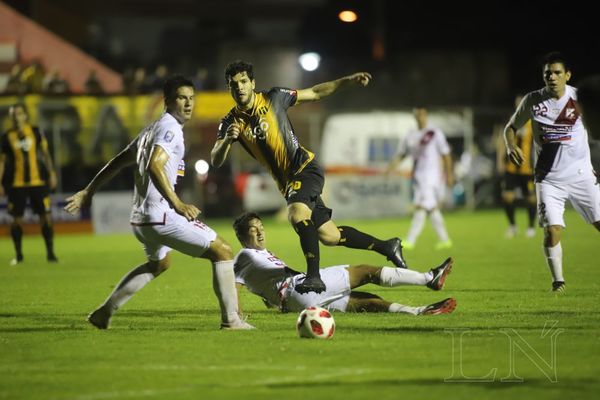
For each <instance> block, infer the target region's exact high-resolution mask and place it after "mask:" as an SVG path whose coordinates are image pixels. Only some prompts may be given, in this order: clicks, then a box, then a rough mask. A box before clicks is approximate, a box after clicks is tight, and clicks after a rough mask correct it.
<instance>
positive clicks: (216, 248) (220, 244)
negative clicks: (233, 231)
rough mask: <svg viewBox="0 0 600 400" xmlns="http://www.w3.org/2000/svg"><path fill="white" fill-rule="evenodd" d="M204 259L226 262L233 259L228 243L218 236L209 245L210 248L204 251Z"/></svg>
mask: <svg viewBox="0 0 600 400" xmlns="http://www.w3.org/2000/svg"><path fill="white" fill-rule="evenodd" d="M205 254H206V258H208V259H209V260H211V261H227V260H232V259H233V250H232V249H231V246H230V245H229V243H227V242H226V241H225V239H223V238H222V237H220V236H217V238H216V239H215V240H214V241H213V242H212V243H211V244H210V247H209V248H208V250H207V251H206V253H205Z"/></svg>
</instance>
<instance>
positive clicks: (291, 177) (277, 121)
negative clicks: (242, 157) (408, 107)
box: [211, 60, 406, 293]
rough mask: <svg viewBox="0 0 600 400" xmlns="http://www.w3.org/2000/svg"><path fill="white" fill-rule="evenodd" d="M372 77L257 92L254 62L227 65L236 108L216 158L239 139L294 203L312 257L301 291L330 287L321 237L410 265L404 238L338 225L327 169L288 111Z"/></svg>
mask: <svg viewBox="0 0 600 400" xmlns="http://www.w3.org/2000/svg"><path fill="white" fill-rule="evenodd" d="M370 80H371V75H370V74H369V73H367V72H357V73H355V74H352V75H348V76H345V77H342V78H339V79H336V80H334V81H329V82H325V83H321V84H318V85H315V86H313V87H311V88H308V89H301V90H292V89H285V88H278V87H276V88H271V89H270V90H268V91H264V92H257V91H255V88H256V82H255V80H254V71H253V67H252V64H250V63H248V62H245V61H241V60H237V61H233V62H231V63H229V64H228V65H227V67H226V68H225V81H226V82H227V86H228V88H229V91H230V93H231V96H232V97H233V99H234V100H235V103H236V106H235V107H234V108H233V109H232V110H231V111H230V112H229V114H227V115H226V116H225V118H223V120H222V122H221V125H220V126H219V132H218V134H217V142H216V143H215V145H214V147H213V149H212V153H211V161H212V164H213V165H214V166H216V167H220V166H221V165H222V164H223V162H224V161H225V159H226V158H227V155H228V154H229V150H230V149H231V145H232V143H233V142H239V143H240V144H241V145H242V147H244V149H245V150H246V151H247V152H248V153H249V154H250V155H251V156H252V157H254V158H255V159H256V160H257V161H258V162H259V163H260V164H262V165H263V166H264V167H265V168H266V169H267V170H269V172H270V173H271V175H272V176H273V178H274V179H275V181H276V182H277V185H278V186H279V190H280V191H281V193H282V195H283V196H284V197H285V199H286V201H287V204H288V219H289V221H290V223H291V224H292V226H293V227H294V229H295V231H296V232H297V233H298V236H299V237H300V245H301V247H302V251H303V253H304V256H305V258H306V263H307V273H306V276H307V278H306V280H304V282H303V283H301V284H300V285H296V290H297V291H298V292H299V293H307V292H317V293H320V292H322V291H324V290H325V289H326V287H325V284H324V283H323V281H322V280H321V276H320V273H319V265H320V256H319V241H320V242H321V243H323V244H325V245H327V246H338V245H340V246H346V247H350V248H357V249H368V250H373V251H376V252H378V253H379V254H382V255H384V256H386V257H387V258H388V260H390V261H392V262H393V263H394V264H395V265H396V266H397V267H400V268H406V264H405V263H404V260H403V258H402V252H401V249H402V246H401V241H400V239H399V238H393V239H390V240H387V241H383V240H379V239H377V238H374V237H373V236H371V235H368V234H365V233H363V232H360V231H358V230H356V229H354V228H352V227H349V226H340V227H337V226H336V225H335V223H333V221H331V212H332V211H331V209H329V208H327V207H326V206H325V204H324V203H323V200H322V199H321V192H322V191H323V184H324V180H325V178H324V173H323V169H322V168H321V166H319V164H318V163H317V161H316V159H315V155H314V153H312V152H311V151H310V150H308V149H306V148H305V147H303V146H302V145H301V144H300V143H299V142H298V138H297V137H296V134H295V133H294V128H293V127H292V124H291V122H290V120H289V118H288V115H287V109H288V108H289V107H292V106H294V105H296V104H300V103H304V102H308V101H317V100H320V99H322V98H324V97H327V96H329V95H331V94H332V93H334V92H335V91H337V90H338V89H340V88H342V87H344V86H350V85H360V86H367V85H368V84H369V81H370Z"/></svg>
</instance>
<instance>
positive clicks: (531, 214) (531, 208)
mask: <svg viewBox="0 0 600 400" xmlns="http://www.w3.org/2000/svg"><path fill="white" fill-rule="evenodd" d="M536 211H537V206H536V205H535V204H527V216H528V217H529V227H530V228H533V225H534V224H535V212H536Z"/></svg>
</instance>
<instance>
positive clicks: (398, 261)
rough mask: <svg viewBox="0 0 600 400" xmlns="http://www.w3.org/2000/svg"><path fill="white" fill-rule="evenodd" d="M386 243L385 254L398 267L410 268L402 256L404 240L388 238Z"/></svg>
mask: <svg viewBox="0 0 600 400" xmlns="http://www.w3.org/2000/svg"><path fill="white" fill-rule="evenodd" d="M385 243H386V244H385V252H384V253H383V255H385V256H386V257H387V259H388V260H389V261H391V262H392V263H394V265H395V266H396V267H397V268H408V266H407V265H406V262H405V261H404V257H403V256H402V240H400V238H393V239H390V240H387V241H386V242H385Z"/></svg>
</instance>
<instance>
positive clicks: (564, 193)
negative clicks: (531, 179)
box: [535, 177, 600, 227]
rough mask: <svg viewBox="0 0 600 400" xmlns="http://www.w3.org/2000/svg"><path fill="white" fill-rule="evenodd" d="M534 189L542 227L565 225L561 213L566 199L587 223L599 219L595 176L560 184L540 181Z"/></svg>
mask: <svg viewBox="0 0 600 400" xmlns="http://www.w3.org/2000/svg"><path fill="white" fill-rule="evenodd" d="M535 191H536V194H537V199H538V216H539V222H540V226H542V227H547V226H552V225H560V226H563V227H564V226H566V225H565V220H564V218H563V215H564V212H565V202H566V201H567V200H569V201H570V202H571V204H572V205H573V208H574V209H575V210H577V212H578V213H579V215H581V217H582V218H583V219H584V220H585V222H587V223H588V224H591V223H594V222H596V221H600V186H599V185H598V183H597V181H596V178H595V177H594V178H591V179H587V180H585V181H580V182H575V183H561V184H560V186H557V185H556V184H552V183H549V182H546V181H542V182H538V183H536V184H535Z"/></svg>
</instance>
